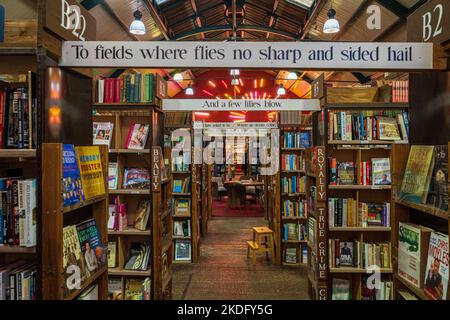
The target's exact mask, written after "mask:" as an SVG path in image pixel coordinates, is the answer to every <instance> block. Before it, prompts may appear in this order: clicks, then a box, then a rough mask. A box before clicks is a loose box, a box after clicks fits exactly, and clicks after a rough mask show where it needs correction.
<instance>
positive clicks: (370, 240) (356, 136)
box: [325, 88, 409, 300]
mask: <svg viewBox="0 0 450 320" xmlns="http://www.w3.org/2000/svg"><path fill="white" fill-rule="evenodd" d="M341 89H342V90H344V91H342V90H341ZM374 92H375V93H376V92H377V88H355V89H354V90H353V91H352V89H348V88H332V89H327V101H328V104H326V105H325V112H326V127H327V149H326V157H327V160H328V163H327V172H328V181H327V211H328V221H327V223H328V244H327V245H328V264H329V277H328V282H329V288H331V290H330V291H331V292H329V296H330V297H331V299H333V300H339V299H351V300H392V299H393V298H394V290H393V281H394V279H393V230H394V228H393V221H394V219H395V218H394V210H393V208H392V202H391V200H392V174H391V172H392V163H393V154H392V147H393V146H394V145H402V144H407V143H408V136H409V118H408V104H407V103H392V102H376V101H364V102H361V101H360V102H356V103H352V102H351V98H352V96H353V97H361V96H362V95H366V94H368V95H371V94H372V93H374ZM336 94H344V97H345V95H348V96H347V98H348V100H346V101H342V102H343V103H340V102H339V99H342V97H340V96H336ZM344 100H345V99H344ZM330 101H332V103H330ZM377 272H378V274H380V286H379V287H378V288H377V289H372V286H371V284H370V283H369V282H370V279H372V278H371V276H373V274H374V273H377Z"/></svg>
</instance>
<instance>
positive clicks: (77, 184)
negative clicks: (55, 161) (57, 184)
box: [62, 144, 84, 207]
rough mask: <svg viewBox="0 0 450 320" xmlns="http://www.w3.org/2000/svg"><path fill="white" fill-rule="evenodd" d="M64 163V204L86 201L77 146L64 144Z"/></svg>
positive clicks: (69, 204)
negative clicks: (76, 150) (76, 151)
mask: <svg viewBox="0 0 450 320" xmlns="http://www.w3.org/2000/svg"><path fill="white" fill-rule="evenodd" d="M62 163H63V168H62V169H63V199H64V206H65V207H67V206H71V205H74V204H77V203H79V202H81V201H84V193H83V186H82V184H81V176H80V168H78V162H77V156H76V153H75V147H74V146H73V145H72V144H63V157H62Z"/></svg>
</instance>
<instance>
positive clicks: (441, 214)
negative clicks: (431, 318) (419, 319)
mask: <svg viewBox="0 0 450 320" xmlns="http://www.w3.org/2000/svg"><path fill="white" fill-rule="evenodd" d="M448 147H449V145H448V144H447V145H436V146H430V145H428V146H423V145H411V146H410V145H395V146H394V147H393V151H392V152H393V161H394V162H393V172H392V176H393V189H394V191H393V209H394V211H395V221H394V225H393V238H394V256H395V257H396V263H395V277H394V288H395V298H396V299H402V300H448V299H449V295H448V289H449V287H448V278H449V271H448V252H449V240H448V235H449V227H450V226H449V211H448V181H449V180H448V166H449V162H448Z"/></svg>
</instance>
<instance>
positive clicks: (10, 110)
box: [0, 50, 42, 300]
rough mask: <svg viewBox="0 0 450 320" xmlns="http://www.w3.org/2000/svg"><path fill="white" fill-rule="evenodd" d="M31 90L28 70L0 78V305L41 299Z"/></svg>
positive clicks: (34, 105) (33, 92)
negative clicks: (2, 302)
mask: <svg viewBox="0 0 450 320" xmlns="http://www.w3.org/2000/svg"><path fill="white" fill-rule="evenodd" d="M13 51H14V50H13ZM2 66H3V65H2ZM9 69H11V68H9ZM13 69H14V68H13ZM35 88H36V75H35V74H34V73H33V72H31V71H28V72H24V73H18V74H0V168H1V169H0V266H2V267H1V268H0V279H3V281H2V282H1V283H0V300H36V299H41V298H42V297H41V286H40V283H39V279H40V275H39V274H40V266H39V259H38V255H39V250H38V248H37V246H38V241H39V236H38V235H37V221H38V219H39V217H38V216H37V215H38V213H37V206H38V201H39V199H38V190H37V188H38V185H39V181H40V177H38V176H37V175H36V172H39V170H38V163H39V161H38V160H37V155H36V141H37V135H38V134H37V127H36V112H37V110H36V109H37V100H36V90H35ZM17 279H20V280H21V281H20V283H19V282H17V284H16V280H17ZM26 286H27V288H29V290H24V288H25V287H26Z"/></svg>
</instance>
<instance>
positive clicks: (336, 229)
mask: <svg viewBox="0 0 450 320" xmlns="http://www.w3.org/2000/svg"><path fill="white" fill-rule="evenodd" d="M391 230H392V228H391V227H329V228H328V231H333V232H365V231H367V232H390V231H391Z"/></svg>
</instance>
